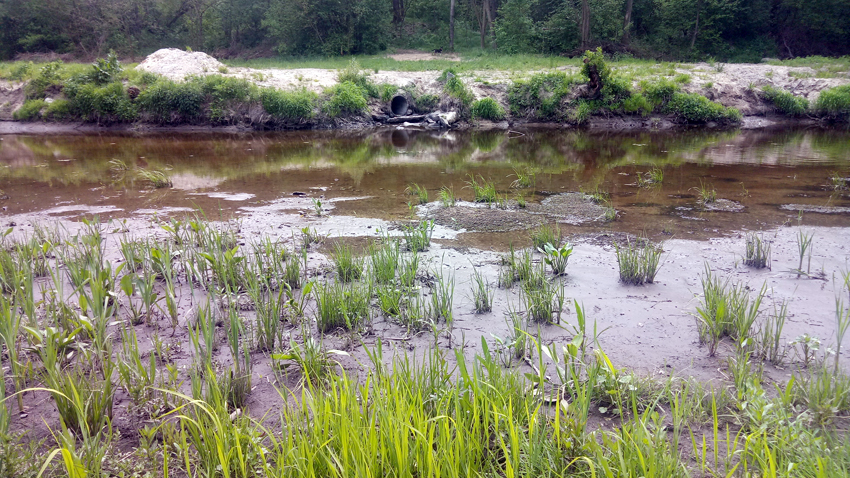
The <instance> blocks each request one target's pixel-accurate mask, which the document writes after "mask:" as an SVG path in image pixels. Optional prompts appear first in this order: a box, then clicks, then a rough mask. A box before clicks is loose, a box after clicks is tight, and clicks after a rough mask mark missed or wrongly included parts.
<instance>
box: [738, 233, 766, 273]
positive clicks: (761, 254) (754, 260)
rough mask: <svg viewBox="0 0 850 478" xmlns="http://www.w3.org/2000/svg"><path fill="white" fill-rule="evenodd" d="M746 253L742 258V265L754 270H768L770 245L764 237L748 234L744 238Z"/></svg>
mask: <svg viewBox="0 0 850 478" xmlns="http://www.w3.org/2000/svg"><path fill="white" fill-rule="evenodd" d="M746 246H747V251H746V255H745V256H744V265H747V266H750V267H755V268H756V269H764V268H765V267H767V268H768V269H769V268H770V243H769V242H767V241H765V240H764V237H762V236H761V235H757V234H755V233H749V234H747V237H746Z"/></svg>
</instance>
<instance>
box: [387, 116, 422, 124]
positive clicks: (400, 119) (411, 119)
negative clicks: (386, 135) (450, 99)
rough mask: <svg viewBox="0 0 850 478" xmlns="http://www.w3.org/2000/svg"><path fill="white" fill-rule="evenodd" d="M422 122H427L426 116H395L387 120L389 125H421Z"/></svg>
mask: <svg viewBox="0 0 850 478" xmlns="http://www.w3.org/2000/svg"><path fill="white" fill-rule="evenodd" d="M421 121H425V115H410V116H393V117H392V118H387V123H389V124H399V123H419V122H421Z"/></svg>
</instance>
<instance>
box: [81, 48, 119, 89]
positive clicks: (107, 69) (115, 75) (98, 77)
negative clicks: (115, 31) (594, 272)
mask: <svg viewBox="0 0 850 478" xmlns="http://www.w3.org/2000/svg"><path fill="white" fill-rule="evenodd" d="M123 72H124V68H122V67H121V62H119V61H118V56H117V55H116V54H115V52H114V51H110V52H109V55H107V56H106V58H98V59H97V61H95V62H94V63H92V65H91V70H90V71H89V72H88V73H86V74H85V75H84V76H85V80H86V82H87V83H94V84H97V85H105V84H107V83H112V82H113V81H118V80H119V79H120V78H119V77H120V75H121V73H123Z"/></svg>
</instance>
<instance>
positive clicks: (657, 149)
mask: <svg viewBox="0 0 850 478" xmlns="http://www.w3.org/2000/svg"><path fill="white" fill-rule="evenodd" d="M0 165H2V167H1V168H0V189H2V190H3V192H4V194H3V195H4V196H8V198H7V199H4V200H2V201H0V203H2V206H3V214H7V215H13V214H30V213H38V214H40V215H44V214H46V215H50V216H63V217H75V216H80V215H87V214H92V213H97V214H100V216H101V217H117V218H121V217H132V216H136V215H140V214H151V213H153V212H158V213H159V214H163V213H169V212H171V213H175V212H180V211H184V210H189V209H191V208H197V207H199V208H202V209H203V210H205V211H207V212H210V211H220V212H221V213H223V214H225V215H230V214H236V215H240V214H242V213H243V212H244V211H246V208H253V207H257V206H262V205H265V204H269V203H271V202H274V201H278V200H283V199H286V198H292V197H293V196H292V195H293V193H296V192H298V193H305V194H306V195H307V196H308V197H315V198H322V197H323V198H325V201H326V203H327V202H328V201H327V200H328V199H331V200H333V199H338V198H345V197H354V198H359V199H357V200H352V201H344V202H342V201H341V202H335V203H334V207H335V209H334V211H333V214H335V215H356V216H359V217H365V218H369V217H371V218H377V219H385V220H394V219H400V218H404V217H408V216H409V215H410V210H409V207H408V202H409V201H411V197H410V196H408V195H407V194H405V188H406V187H407V186H408V185H409V184H410V183H418V184H420V185H422V186H424V187H425V188H427V189H428V191H429V193H430V198H431V200H432V201H434V200H436V199H437V197H438V191H439V189H440V188H441V187H443V186H446V187H451V188H452V189H453V190H454V192H455V194H456V195H457V196H458V198H460V199H466V200H471V199H472V191H471V190H470V189H469V188H467V187H466V181H467V180H468V179H469V177H470V175H475V176H476V177H480V178H484V179H485V180H491V181H493V182H494V183H495V185H496V188H497V190H498V191H499V193H500V194H502V195H506V196H508V197H511V198H513V197H515V196H516V194H517V191H515V190H513V189H512V188H511V187H510V185H511V183H512V181H514V180H515V179H516V177H515V175H514V170H533V171H536V173H537V174H536V184H535V186H534V188H529V189H526V190H523V191H521V192H522V194H523V195H524V196H525V197H526V198H527V200H528V201H529V202H531V203H533V202H538V201H540V200H542V199H543V198H545V197H547V196H549V195H551V194H556V193H561V192H567V191H590V190H594V189H599V190H603V191H606V192H609V193H610V194H611V198H612V199H611V200H612V204H613V206H614V207H615V208H616V209H617V210H618V212H619V219H618V220H617V221H615V222H613V223H603V222H601V221H595V222H591V223H588V224H585V225H582V226H566V229H567V230H566V232H568V233H570V232H571V233H588V232H590V233H593V232H597V231H610V230H615V231H623V232H632V233H645V234H647V235H649V236H657V237H663V236H664V235H670V234H675V235H676V236H677V237H695V238H707V237H711V236H716V235H718V234H723V233H724V232H727V231H733V230H741V229H761V228H767V227H771V226H776V225H780V224H783V223H786V222H788V221H794V223H795V224H796V223H798V222H801V223H803V224H808V225H817V226H839V227H840V226H848V225H850V213H848V211H850V209H847V208H850V195H848V193H847V192H846V191H843V192H836V191H834V190H833V188H832V187H831V184H830V177H831V176H833V175H835V174H836V173H837V174H838V175H839V176H843V177H848V176H850V132H848V131H846V130H844V131H838V130H780V131H763V130H762V131H743V132H739V131H725V132H718V131H679V132H658V133H646V132H644V133H628V134H619V133H590V132H582V131H525V132H523V133H505V132H502V131H488V132H445V133H432V132H410V131H401V130H381V131H371V132H329V131H313V132H288V133H246V134H199V133H193V134H138V135H128V134H98V135H89V134H86V135H6V136H0ZM654 167H657V168H661V169H662V170H663V172H664V181H663V184H662V185H660V186H658V187H652V188H639V187H637V185H636V184H635V183H636V174H638V173H641V172H644V171H648V170H649V169H651V168H654ZM141 169H144V170H147V171H162V172H164V173H165V174H166V175H168V176H169V178H170V179H171V181H172V182H173V187H170V188H160V189H157V188H153V187H152V186H151V184H150V183H149V182H148V181H145V180H143V179H141V178H140V177H139V175H138V173H137V171H138V170H141ZM701 185H703V186H705V187H708V188H713V189H716V191H717V197H718V198H721V199H724V200H725V201H721V203H720V205H721V206H723V207H725V208H726V209H728V210H725V211H711V210H704V209H703V208H701V207H699V204H698V199H697V197H698V188H699V187H700V186H701ZM293 207H296V206H293ZM297 207H302V208H303V202H302V205H301V206H297ZM800 209H804V212H803V213H802V216H801V213H800V212H799V210H800ZM306 211H307V212H309V209H306ZM733 211H734V212H733ZM484 229H486V228H484ZM517 234H519V233H518V232H514V233H510V232H509V233H505V232H501V233H489V234H487V233H485V234H473V235H470V234H465V235H462V236H461V238H460V240H461V242H462V243H464V244H466V245H478V246H492V247H496V248H502V247H503V246H504V245H505V244H506V243H507V242H508V241H510V240H512V238H513V237H515V236H516V235H517Z"/></svg>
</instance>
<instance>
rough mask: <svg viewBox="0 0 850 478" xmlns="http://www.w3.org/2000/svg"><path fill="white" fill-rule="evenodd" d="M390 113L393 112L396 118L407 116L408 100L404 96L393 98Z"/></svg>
mask: <svg viewBox="0 0 850 478" xmlns="http://www.w3.org/2000/svg"><path fill="white" fill-rule="evenodd" d="M390 111H392V112H393V114H394V115H396V116H401V115H406V114H407V98H405V97H404V96H402V95H395V96H393V99H392V101H390Z"/></svg>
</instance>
